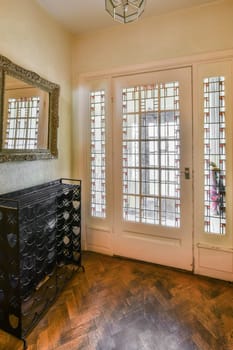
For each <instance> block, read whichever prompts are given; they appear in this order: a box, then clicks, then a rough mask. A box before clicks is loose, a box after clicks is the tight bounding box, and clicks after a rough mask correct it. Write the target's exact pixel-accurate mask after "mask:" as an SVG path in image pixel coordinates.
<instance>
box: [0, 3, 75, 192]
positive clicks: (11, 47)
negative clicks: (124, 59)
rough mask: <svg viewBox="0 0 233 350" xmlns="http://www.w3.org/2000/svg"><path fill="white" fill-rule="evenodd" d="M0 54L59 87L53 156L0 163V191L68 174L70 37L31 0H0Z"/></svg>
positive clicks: (69, 143)
mask: <svg viewBox="0 0 233 350" xmlns="http://www.w3.org/2000/svg"><path fill="white" fill-rule="evenodd" d="M0 37H1V40H0V54H2V55H4V56H7V57H8V58H9V59H11V60H12V61H14V62H15V63H17V64H19V65H21V66H23V67H24V68H27V69H30V70H33V71H35V72H37V73H38V74H40V75H41V76H42V77H44V78H46V79H48V80H51V81H53V82H55V83H57V84H59V85H60V87H61V92H60V106H59V116H60V122H59V129H58V151H59V158H58V159H56V160H45V161H31V162H12V163H3V164H0V193H4V192H7V191H11V190H14V189H18V188H23V187H26V186H30V185H34V184H39V183H43V182H45V181H50V180H52V179H56V178H59V177H63V176H65V177H67V176H70V170H71V114H72V106H71V45H72V37H71V35H70V34H68V33H67V32H66V31H65V30H64V29H62V27H61V26H60V25H59V24H58V23H57V22H55V21H54V20H52V19H51V17H49V16H48V15H47V14H46V13H45V12H44V11H43V10H42V9H41V8H40V7H39V6H38V5H37V4H36V2H35V1H34V0H20V1H19V0H0Z"/></svg>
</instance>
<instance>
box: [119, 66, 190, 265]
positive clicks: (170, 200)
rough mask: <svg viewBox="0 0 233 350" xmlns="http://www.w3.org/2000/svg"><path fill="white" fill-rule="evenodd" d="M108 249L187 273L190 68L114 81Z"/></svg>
mask: <svg viewBox="0 0 233 350" xmlns="http://www.w3.org/2000/svg"><path fill="white" fill-rule="evenodd" d="M113 97H114V111H113V134H112V135H113V188H114V196H113V197H114V200H113V220H114V223H113V241H112V247H113V253H114V254H116V255H121V256H127V257H130V258H135V259H140V260H145V261H150V262H155V263H158V264H163V265H168V266H174V267H178V268H183V269H186V270H192V268H193V266H192V262H193V251H192V247H193V242H192V227H193V224H192V212H193V209H192V88H191V68H189V67H185V68H177V69H169V70H165V71H159V72H153V73H151V72H150V73H145V74H137V75H130V76H124V77H119V78H114V79H113Z"/></svg>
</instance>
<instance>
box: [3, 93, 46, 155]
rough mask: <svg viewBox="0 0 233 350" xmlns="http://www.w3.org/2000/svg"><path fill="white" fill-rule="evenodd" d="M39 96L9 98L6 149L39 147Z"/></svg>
mask: <svg viewBox="0 0 233 350" xmlns="http://www.w3.org/2000/svg"><path fill="white" fill-rule="evenodd" d="M39 107H40V98H39V97H38V96H33V97H24V98H9V99H8V118H7V125H6V131H5V138H4V148H6V149H37V142H38V123H39V113H40V108H39Z"/></svg>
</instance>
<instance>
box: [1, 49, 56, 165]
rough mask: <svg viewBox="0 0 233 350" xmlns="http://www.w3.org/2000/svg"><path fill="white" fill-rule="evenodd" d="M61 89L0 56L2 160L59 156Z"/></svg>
mask: <svg viewBox="0 0 233 350" xmlns="http://www.w3.org/2000/svg"><path fill="white" fill-rule="evenodd" d="M59 90H60V89H59V86H58V85H57V84H54V83H52V82H50V81H48V80H46V79H43V78H42V77H40V76H39V75H38V74H36V73H34V72H32V71H29V70H26V69H24V68H22V67H20V66H18V65H16V64H14V63H13V62H11V61H10V60H9V59H7V58H6V57H4V56H1V55H0V162H5V161H14V160H36V159H51V158H56V157H57V156H58V151H57V128H58V104H59Z"/></svg>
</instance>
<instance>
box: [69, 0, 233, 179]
mask: <svg viewBox="0 0 233 350" xmlns="http://www.w3.org/2000/svg"><path fill="white" fill-rule="evenodd" d="M232 48H233V0H219V1H215V2H214V3H212V4H211V5H205V6H201V7H200V6H198V7H193V8H191V9H185V10H180V11H176V12H171V13H168V14H164V15H161V16H154V17H149V18H143V17H142V18H141V19H140V20H139V21H138V22H135V23H130V24H127V25H122V24H119V25H115V26H113V27H109V28H107V29H104V30H98V31H95V32H91V33H86V34H82V35H80V36H76V38H75V39H74V43H73V56H72V72H73V76H72V77H73V101H74V106H73V122H72V125H73V129H72V132H73V137H74V140H75V139H76V140H77V142H74V143H73V147H72V150H73V158H72V159H73V163H72V174H73V175H72V176H73V177H77V176H78V177H82V168H81V167H80V164H82V165H85V161H86V159H85V157H86V156H85V154H84V151H83V150H84V148H85V144H86V136H85V135H84V133H83V130H82V125H84V124H85V112H84V110H85V106H84V103H83V100H84V95H83V89H82V84H80V81H81V80H82V78H83V76H85V74H86V73H90V75H91V74H96V75H97V76H98V74H102V73H106V72H111V71H114V69H115V71H127V70H128V71H129V70H130V69H135V67H140V69H143V68H142V67H146V65H147V64H148V66H150V65H152V66H153V65H156V62H160V64H162V65H163V66H164V63H163V62H164V61H166V62H167V61H169V60H170V59H171V60H172V62H173V64H175V61H176V58H179V60H180V59H181V58H183V57H187V56H188V57H189V56H192V55H199V54H205V53H211V52H216V51H221V50H227V49H232ZM80 79H81V80H80ZM77 135H78V137H77ZM84 180H85V178H84Z"/></svg>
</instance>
